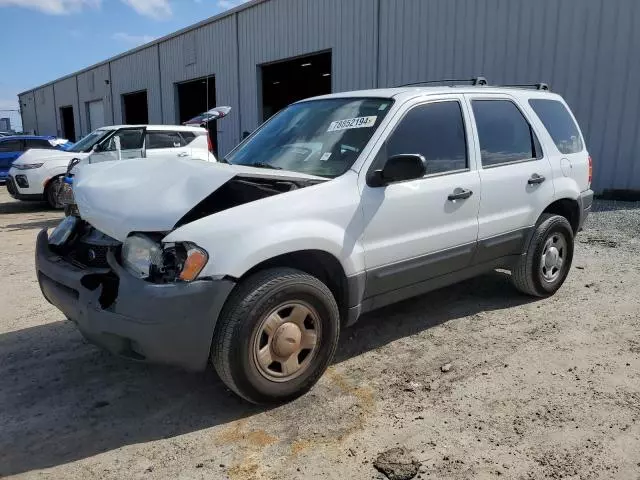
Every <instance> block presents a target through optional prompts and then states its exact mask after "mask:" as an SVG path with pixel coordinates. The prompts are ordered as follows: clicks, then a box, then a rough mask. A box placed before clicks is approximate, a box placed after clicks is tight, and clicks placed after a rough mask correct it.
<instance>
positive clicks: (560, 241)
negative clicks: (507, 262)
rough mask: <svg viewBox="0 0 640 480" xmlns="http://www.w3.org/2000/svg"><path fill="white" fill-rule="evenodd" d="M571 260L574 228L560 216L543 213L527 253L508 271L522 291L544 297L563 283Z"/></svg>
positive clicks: (552, 292)
mask: <svg viewBox="0 0 640 480" xmlns="http://www.w3.org/2000/svg"><path fill="white" fill-rule="evenodd" d="M572 261H573V230H572V228H571V225H570V224H569V221H568V220H567V219H566V218H564V217H562V216H560V215H552V214H543V215H542V216H541V217H540V220H539V221H538V224H537V225H536V228H535V231H534V233H533V237H532V239H531V242H530V244H529V249H528V250H527V253H526V255H523V256H521V257H520V259H519V260H518V263H517V264H516V265H515V267H514V268H513V270H512V271H511V278H512V280H513V284H514V285H515V287H516V288H517V289H518V290H520V291H521V292H523V293H526V294H528V295H533V296H536V297H547V296H550V295H553V294H554V293H556V291H557V290H558V289H559V288H560V287H561V286H562V284H563V283H564V281H565V279H566V278H567V275H568V274H569V269H570V268H571V262H572Z"/></svg>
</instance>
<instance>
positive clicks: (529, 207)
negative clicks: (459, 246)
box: [465, 94, 554, 263]
mask: <svg viewBox="0 0 640 480" xmlns="http://www.w3.org/2000/svg"><path fill="white" fill-rule="evenodd" d="M465 97H466V99H467V101H468V102H469V107H470V108H469V109H470V111H471V114H472V115H473V117H474V121H473V122H472V123H473V125H474V131H473V135H474V137H475V146H476V154H477V156H478V158H479V159H480V170H479V172H480V181H481V183H482V200H481V202H480V213H479V216H478V220H479V230H478V252H477V255H476V258H475V263H484V262H486V261H491V260H494V259H497V258H502V257H506V256H510V255H518V254H520V253H521V252H522V251H523V246H524V242H525V240H526V239H527V238H528V234H529V233H530V231H531V229H532V228H533V226H534V225H535V223H536V221H537V219H538V217H539V216H540V214H541V213H542V211H543V210H544V209H545V208H546V207H547V206H548V205H549V203H550V202H551V201H552V199H553V197H554V187H553V174H552V168H551V163H550V162H549V158H548V156H546V155H545V152H543V150H542V147H541V146H540V142H539V140H538V134H537V133H536V131H535V130H534V128H533V127H532V125H531V120H530V119H529V118H527V116H526V113H525V111H524V110H523V109H521V108H520V107H519V106H518V104H517V103H516V101H515V99H513V98H512V97H510V96H509V95H500V94H469V95H465Z"/></svg>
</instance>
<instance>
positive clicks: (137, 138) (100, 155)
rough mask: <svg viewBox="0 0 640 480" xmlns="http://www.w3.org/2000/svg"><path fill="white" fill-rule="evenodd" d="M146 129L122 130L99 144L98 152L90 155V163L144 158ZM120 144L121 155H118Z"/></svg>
mask: <svg viewBox="0 0 640 480" xmlns="http://www.w3.org/2000/svg"><path fill="white" fill-rule="evenodd" d="M145 131H146V128H145V127H132V128H121V129H119V130H117V131H116V132H115V133H114V134H113V135H111V136H110V137H109V138H107V139H106V140H103V141H102V142H100V143H99V144H98V151H95V152H93V153H92V154H91V155H89V163H98V162H107V161H112V160H118V159H122V160H125V159H127V158H141V157H144V140H145ZM118 144H119V146H120V153H118V148H117V147H118Z"/></svg>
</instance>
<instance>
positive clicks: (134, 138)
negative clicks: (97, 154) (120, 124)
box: [103, 128, 144, 152]
mask: <svg viewBox="0 0 640 480" xmlns="http://www.w3.org/2000/svg"><path fill="white" fill-rule="evenodd" d="M116 137H117V138H119V139H120V149H121V150H138V149H142V144H143V141H144V129H142V128H139V129H138V128H136V129H127V130H119V131H118V132H116V133H115V134H114V135H113V136H111V137H110V138H109V140H107V142H106V143H105V144H104V145H103V147H104V148H103V151H105V152H114V151H115V150H116V140H115V139H116Z"/></svg>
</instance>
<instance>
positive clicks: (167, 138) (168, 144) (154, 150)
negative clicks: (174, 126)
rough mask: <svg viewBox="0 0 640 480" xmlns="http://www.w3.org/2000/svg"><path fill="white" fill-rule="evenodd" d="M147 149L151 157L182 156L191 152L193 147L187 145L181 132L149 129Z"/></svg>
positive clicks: (146, 142) (148, 155)
mask: <svg viewBox="0 0 640 480" xmlns="http://www.w3.org/2000/svg"><path fill="white" fill-rule="evenodd" d="M145 151H146V156H147V157H149V158H154V157H176V158H182V157H188V156H190V154H191V149H190V148H189V147H187V146H186V143H185V141H184V138H183V137H182V136H181V135H180V133H178V132H176V131H171V130H155V131H154V130H147V135H146V140H145Z"/></svg>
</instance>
